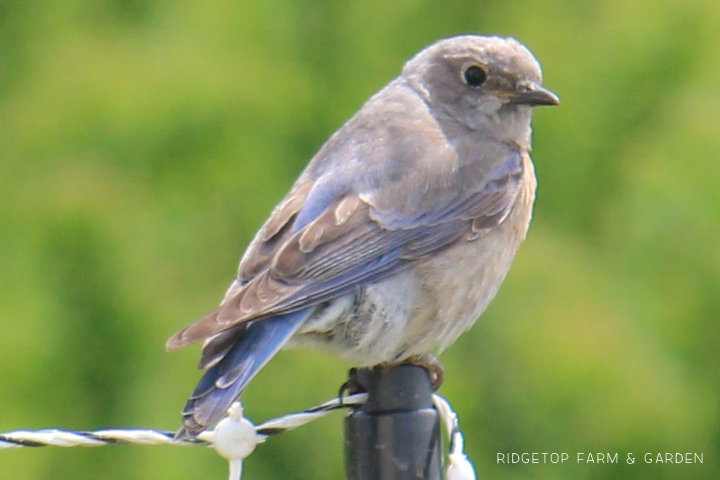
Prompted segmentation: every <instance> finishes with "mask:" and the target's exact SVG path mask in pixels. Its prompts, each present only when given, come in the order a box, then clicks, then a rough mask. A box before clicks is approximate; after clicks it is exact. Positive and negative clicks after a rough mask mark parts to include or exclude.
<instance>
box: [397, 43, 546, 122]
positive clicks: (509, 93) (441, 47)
mask: <svg viewBox="0 0 720 480" xmlns="http://www.w3.org/2000/svg"><path fill="white" fill-rule="evenodd" d="M402 77H403V78H404V79H406V81H408V82H409V83H410V85H411V86H412V87H413V88H414V89H415V90H416V91H417V92H418V93H419V94H420V95H421V96H422V97H423V98H424V99H425V101H426V102H427V103H428V104H430V105H431V106H432V107H433V108H439V109H441V110H443V111H445V112H446V113H447V114H448V115H450V116H451V117H453V118H455V119H456V120H457V121H458V122H460V123H461V124H463V125H465V126H466V127H468V128H470V129H474V130H478V129H482V128H490V129H493V128H494V127H493V125H500V127H499V128H508V127H510V126H511V125H510V124H513V123H517V124H518V127H519V128H522V127H523V126H524V125H523V124H527V126H529V122H530V110H531V107H535V106H538V105H557V104H558V103H559V99H558V97H557V95H555V94H554V93H552V92H551V91H550V90H548V89H546V88H544V87H543V86H542V72H541V70H540V64H539V63H538V62H537V60H536V59H535V57H534V56H533V54H532V53H530V50H528V49H527V48H526V47H525V46H524V45H522V44H521V43H520V42H518V41H517V40H515V39H513V38H501V37H483V36H478V35H465V36H460V37H453V38H449V39H445V40H440V41H439V42H436V43H434V44H433V45H430V46H429V47H427V48H426V49H425V50H423V51H421V52H420V53H418V54H417V55H416V56H415V57H413V58H412V59H410V60H409V61H408V62H407V63H406V64H405V67H404V68H403V73H402Z"/></svg>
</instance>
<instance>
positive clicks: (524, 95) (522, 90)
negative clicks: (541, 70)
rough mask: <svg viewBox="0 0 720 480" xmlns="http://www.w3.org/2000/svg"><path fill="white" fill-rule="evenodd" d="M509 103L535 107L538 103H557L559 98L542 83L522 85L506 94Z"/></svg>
mask: <svg viewBox="0 0 720 480" xmlns="http://www.w3.org/2000/svg"><path fill="white" fill-rule="evenodd" d="M508 97H509V99H510V103H514V104H515V105H529V106H531V107H537V106H539V105H559V104H560V99H559V98H558V96H557V95H555V94H554V93H553V92H551V91H550V90H548V89H547V88H545V87H543V86H542V85H535V84H530V85H523V86H519V87H518V88H517V90H515V91H513V92H511V93H510V94H509V95H508Z"/></svg>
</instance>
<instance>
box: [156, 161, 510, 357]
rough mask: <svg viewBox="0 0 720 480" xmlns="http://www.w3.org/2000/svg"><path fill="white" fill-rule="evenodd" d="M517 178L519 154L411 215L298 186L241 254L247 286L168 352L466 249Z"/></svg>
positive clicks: (496, 214) (497, 218) (503, 208)
mask: <svg viewBox="0 0 720 480" xmlns="http://www.w3.org/2000/svg"><path fill="white" fill-rule="evenodd" d="M522 175H523V167H522V157H521V154H520V153H519V152H516V151H512V152H511V153H508V154H507V155H506V157H505V158H503V159H502V160H501V161H498V162H495V168H494V169H493V170H492V171H490V172H484V173H483V177H484V178H485V179H486V181H484V182H483V183H482V184H481V185H477V186H475V187H474V188H459V189H458V190H459V191H453V192H451V194H445V195H444V196H443V197H442V198H438V202H429V203H430V204H433V208H431V209H427V211H422V212H415V214H414V215H399V214H397V212H395V211H394V210H393V209H389V208H387V206H386V205H385V206H380V205H377V204H376V203H378V202H374V199H375V198H382V197H383V192H382V191H375V192H373V194H372V195H368V194H363V193H359V194H358V193H353V192H348V191H342V190H338V191H335V192H332V195H328V194H327V192H321V193H322V194H319V195H315V194H314V192H313V191H311V190H312V189H311V188H310V187H305V186H302V185H301V186H299V187H298V186H296V187H295V188H294V189H293V190H292V191H291V192H290V194H289V195H288V197H286V199H285V200H284V201H283V202H282V203H281V204H280V205H279V206H278V207H277V208H276V209H275V210H274V212H273V214H272V215H271V217H270V219H269V220H268V221H267V223H266V224H265V225H264V226H263V227H262V229H261V230H260V232H259V233H258V235H257V237H256V238H255V240H254V241H253V243H252V244H251V246H250V247H249V250H248V254H246V255H245V257H244V259H243V262H242V263H241V269H240V277H241V278H242V279H243V282H246V283H243V284H242V285H240V286H238V288H237V289H236V291H235V292H233V293H232V294H231V295H230V296H228V297H226V299H225V301H224V302H223V304H222V305H221V307H220V308H219V309H218V310H216V311H214V312H212V313H210V314H209V315H207V316H205V317H203V318H201V319H200V320H198V321H197V322H195V323H194V324H192V325H190V326H188V327H186V328H185V329H183V330H181V331H180V332H178V333H177V334H176V335H174V336H173V337H172V338H171V339H170V340H169V341H168V345H167V346H168V348H171V349H174V348H180V347H183V346H185V345H188V344H190V343H193V342H195V341H198V340H202V339H205V338H208V337H211V336H213V335H216V334H218V333H220V332H223V331H225V330H228V329H230V328H232V327H234V326H238V325H239V324H242V323H244V322H247V321H249V320H261V319H263V318H268V317H271V316H274V315H281V314H287V313H291V312H294V311H298V310H301V309H304V308H307V307H310V306H313V305H316V304H318V303H320V302H323V301H326V300H329V299H332V298H334V297H337V296H340V295H343V294H346V293H347V292H349V291H351V290H352V289H353V288H355V286H357V285H358V284H362V283H368V282H374V281H377V280H380V279H382V278H384V277H386V276H388V275H390V274H393V273H395V272H398V271H400V270H402V269H404V268H406V267H408V266H410V265H411V264H412V263H413V262H414V261H416V260H418V259H421V258H423V257H426V256H428V255H431V254H433V253H435V252H438V251H440V250H442V249H444V248H446V247H448V246H450V245H452V244H454V243H456V242H459V241H468V240H472V239H473V238H474V237H476V236H477V235H479V234H480V233H481V232H482V231H483V230H486V229H489V228H492V227H493V226H495V225H497V224H499V223H501V222H502V221H503V220H504V219H505V218H506V217H507V215H508V214H509V212H510V211H511V209H512V207H513V205H514V203H515V199H516V198H517V195H518V192H519V189H520V182H521V178H522ZM386 188H391V187H386ZM451 190H452V189H451ZM318 205H320V207H319V206H318ZM309 211H310V212H312V213H311V214H310V215H307V212H309Z"/></svg>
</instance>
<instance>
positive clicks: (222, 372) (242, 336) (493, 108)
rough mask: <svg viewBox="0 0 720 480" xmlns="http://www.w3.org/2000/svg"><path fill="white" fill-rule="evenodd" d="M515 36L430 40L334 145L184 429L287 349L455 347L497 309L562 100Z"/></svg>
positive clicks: (242, 303) (262, 259) (279, 210)
mask: <svg viewBox="0 0 720 480" xmlns="http://www.w3.org/2000/svg"><path fill="white" fill-rule="evenodd" d="M541 82H542V76H541V72H540V65H539V64H538V62H537V61H536V60H535V58H534V57H533V55H532V53H530V51H529V50H528V49H527V48H526V47H524V46H523V45H522V44H520V43H519V42H517V41H516V40H514V39H512V38H507V39H506V38H499V37H482V36H475V35H468V36H460V37H455V38H450V39H445V40H441V41H439V42H437V43H435V44H433V45H431V46H429V47H427V48H426V49H424V50H422V51H421V52H420V53H418V54H417V55H416V56H415V57H413V58H412V59H410V60H409V61H408V62H407V63H406V64H405V66H404V68H403V71H402V74H401V75H400V76H399V77H397V78H396V79H394V80H392V81H391V82H390V83H389V84H388V85H387V86H386V87H384V88H383V89H382V90H380V91H379V92H378V93H376V94H375V95H373V96H372V97H371V98H370V99H369V100H368V101H367V102H366V103H365V105H363V107H362V108H361V109H360V111H359V112H358V113H356V114H355V115H354V116H353V117H352V118H351V119H350V120H349V121H348V122H347V123H345V125H343V126H342V127H341V128H340V129H339V130H338V131H337V132H336V133H335V134H333V136H332V137H330V139H329V140H328V141H327V142H326V143H325V144H324V145H323V146H322V148H321V149H320V151H319V152H318V153H317V154H316V155H315V156H314V157H313V158H312V160H311V161H310V163H309V164H308V166H307V167H306V168H305V170H304V171H303V173H302V174H301V175H300V177H299V178H298V180H297V181H296V182H295V184H294V185H293V187H292V188H291V189H290V192H289V193H288V194H287V196H286V197H285V198H284V199H283V200H282V201H281V202H280V203H279V204H278V205H277V207H275V209H274V210H273V212H272V214H271V215H270V218H269V219H268V220H267V221H266V222H265V224H264V225H263V226H262V228H261V229H260V230H259V231H258V233H257V234H256V235H255V238H254V239H253V241H252V242H251V243H250V245H249V247H248V249H247V251H246V252H245V255H244V256H243V258H242V261H241V262H240V268H239V271H238V275H237V278H235V280H233V282H232V284H231V285H230V288H229V289H228V291H227V293H226V295H225V298H224V299H223V301H222V303H221V304H220V307H219V308H218V309H217V310H215V311H213V312H212V313H210V314H208V315H206V316H205V317H203V318H201V319H200V320H198V321H197V322H195V323H193V324H191V325H190V326H188V327H186V328H184V329H183V330H181V331H180V332H178V333H177V334H175V335H174V336H173V337H172V338H170V340H168V342H167V348H168V349H170V350H174V349H177V348H181V347H184V346H186V345H188V344H190V343H193V342H196V341H199V340H204V341H205V343H204V345H203V349H202V357H201V359H200V363H199V367H200V368H201V369H203V370H205V371H206V372H205V374H204V376H203V377H202V379H201V380H200V382H199V384H198V385H197V387H196V388H195V391H194V392H193V393H192V395H191V396H190V398H189V400H188V402H187V404H186V406H185V409H184V411H183V429H181V431H180V432H178V435H179V436H185V435H196V434H197V433H199V432H200V431H202V430H203V429H204V428H206V427H207V426H208V425H210V424H212V423H214V422H215V421H217V420H218V419H219V418H220V417H221V416H222V415H223V413H224V412H225V410H226V409H227V408H228V406H229V405H230V404H231V403H232V402H233V400H234V399H235V398H237V397H238V396H239V395H240V393H241V392H242V391H243V389H244V388H245V387H246V386H247V384H248V382H250V380H251V379H252V378H253V376H254V375H255V374H256V373H257V372H258V371H259V370H260V369H261V368H262V367H263V366H264V365H265V364H266V363H267V362H268V361H269V360H270V358H271V357H272V356H273V355H275V353H277V351H278V350H279V349H280V348H281V347H283V346H291V345H294V346H310V347H321V348H323V349H325V350H327V351H330V352H332V353H334V354H336V355H338V356H339V357H341V358H342V359H344V360H347V361H349V362H353V363H354V364H355V365H357V366H372V365H377V364H382V363H385V364H396V363H402V362H405V361H412V360H413V359H415V358H422V357H423V356H424V355H426V354H428V353H429V352H437V353H439V352H441V351H442V350H444V349H445V348H446V347H448V346H449V345H450V344H451V343H453V342H454V341H455V339H456V338H457V337H458V336H459V335H460V334H461V333H462V332H463V331H465V330H466V329H468V328H469V327H470V326H471V325H472V324H473V323H474V321H475V319H476V318H477V317H478V316H479V315H480V314H481V313H482V312H483V311H484V310H485V308H486V307H487V305H488V303H489V302H490V300H491V299H492V298H493V297H494V296H495V294H496V293H497V291H498V288H499V287H500V284H501V283H502V281H503V279H504V278H505V275H506V274H507V272H508V269H509V268H510V264H511V262H512V259H513V256H514V255H515V251H516V250H517V248H518V246H519V244H520V242H521V241H522V240H523V239H524V238H525V234H526V232H527V229H528V226H529V223H530V216H531V213H532V204H533V201H534V198H535V187H536V180H535V173H534V170H533V164H532V162H531V160H530V157H529V156H528V151H529V150H530V114H531V110H532V107H534V106H536V105H557V104H558V102H559V101H558V98H557V97H556V96H555V95H554V94H553V93H552V92H550V91H549V90H546V89H545V88H543V87H542V85H541Z"/></svg>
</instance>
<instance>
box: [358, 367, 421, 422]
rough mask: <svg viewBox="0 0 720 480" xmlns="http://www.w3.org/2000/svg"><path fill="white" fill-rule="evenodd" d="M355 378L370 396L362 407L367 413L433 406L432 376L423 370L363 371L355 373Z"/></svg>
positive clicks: (400, 368) (381, 369) (402, 410)
mask: <svg viewBox="0 0 720 480" xmlns="http://www.w3.org/2000/svg"><path fill="white" fill-rule="evenodd" d="M354 379H355V381H356V382H357V383H358V384H359V386H360V387H361V388H362V389H363V390H365V391H366V392H367V393H368V399H367V401H366V402H365V405H364V406H363V407H362V411H363V412H365V413H380V412H385V413H388V412H409V411H414V410H420V409H423V408H431V407H432V406H433V403H432V395H433V390H432V383H431V382H430V375H429V374H428V372H427V370H425V369H424V368H423V367H419V366H417V365H407V364H405V365H397V366H394V367H392V368H388V367H372V368H361V369H357V370H356V371H355V378H354Z"/></svg>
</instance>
